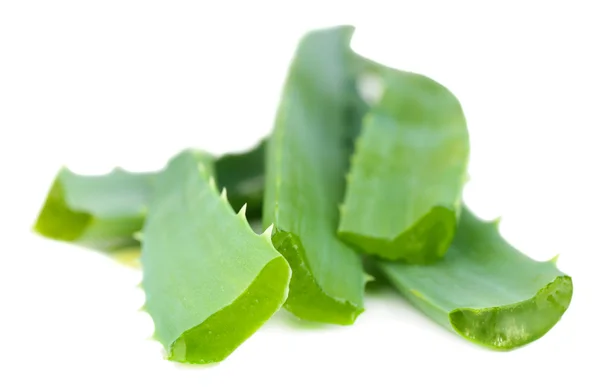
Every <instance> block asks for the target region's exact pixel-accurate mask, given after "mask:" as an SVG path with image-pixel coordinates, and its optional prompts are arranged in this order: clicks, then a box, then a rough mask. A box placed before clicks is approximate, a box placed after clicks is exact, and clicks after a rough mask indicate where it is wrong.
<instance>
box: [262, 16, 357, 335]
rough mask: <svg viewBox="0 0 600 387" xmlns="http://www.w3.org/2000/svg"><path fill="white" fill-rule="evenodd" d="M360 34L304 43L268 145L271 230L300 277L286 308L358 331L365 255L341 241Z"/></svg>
mask: <svg viewBox="0 0 600 387" xmlns="http://www.w3.org/2000/svg"><path fill="white" fill-rule="evenodd" d="M353 30H354V29H353V28H352V27H337V28H331V29H326V30H318V31H313V32H311V33H310V34H308V35H306V36H305V37H304V38H303V39H302V41H301V42H300V44H299V46H298V49H297V51H296V55H295V58H294V60H293V62H292V65H291V68H290V70H289V73H288V78H287V81H286V84H285V87H284V90H283V93H282V98H281V103H280V105H279V109H278V112H277V117H276V121H275V128H274V132H273V135H272V136H271V138H270V140H269V143H268V145H267V164H266V182H267V183H266V187H265V205H264V208H263V210H264V211H263V225H264V226H267V225H270V224H273V225H274V233H273V238H272V239H273V243H274V245H275V247H276V248H277V249H278V250H279V251H280V252H281V253H282V254H283V255H284V257H285V258H286V259H287V260H288V262H289V263H290V265H291V266H292V270H293V272H294V276H293V278H292V283H291V285H290V296H289V298H288V301H287V303H286V305H285V307H286V308H287V309H288V310H289V311H291V312H292V313H294V314H295V315H296V316H298V317H300V318H303V319H306V320H312V321H318V322H325V323H334V324H352V323H353V322H354V320H355V319H356V317H357V316H358V315H359V314H360V313H361V312H362V311H363V293H364V276H363V271H362V267H361V261H360V257H359V255H358V254H357V253H356V252H354V251H353V250H352V249H351V248H350V247H348V246H346V245H345V244H344V243H343V242H341V241H340V240H338V238H337V236H336V228H337V223H338V217H339V214H338V205H339V203H340V202H341V199H342V197H343V191H344V186H345V182H344V174H345V171H346V168H347V164H348V162H349V157H350V153H351V149H352V145H351V144H352V139H351V137H352V133H354V132H355V128H354V126H355V125H357V124H358V122H357V121H358V120H357V119H356V118H357V117H356V115H357V114H356V101H357V99H358V97H357V92H356V90H355V74H354V73H353V71H354V62H353V61H354V54H353V53H352V51H351V50H350V47H349V44H350V39H351V36H352V33H353Z"/></svg>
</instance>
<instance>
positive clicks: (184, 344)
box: [168, 257, 291, 364]
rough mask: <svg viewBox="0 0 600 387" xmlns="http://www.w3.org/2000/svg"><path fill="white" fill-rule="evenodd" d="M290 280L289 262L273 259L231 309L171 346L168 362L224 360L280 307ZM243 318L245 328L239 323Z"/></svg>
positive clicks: (205, 322) (193, 329)
mask: <svg viewBox="0 0 600 387" xmlns="http://www.w3.org/2000/svg"><path fill="white" fill-rule="evenodd" d="M290 277H291V270H290V267H289V265H288V263H287V262H286V260H285V259H284V258H283V257H277V258H275V259H273V260H272V261H271V262H269V263H268V264H267V265H266V266H265V267H264V268H263V270H262V271H261V272H260V274H259V275H258V277H256V279H255V280H254V281H253V282H252V284H251V285H250V286H249V287H248V289H247V290H246V291H245V292H244V293H243V294H242V295H240V296H239V297H238V298H237V299H236V300H235V301H234V302H233V303H232V304H231V305H228V306H226V307H225V308H223V309H221V310H220V311H219V312H217V313H215V314H213V315H212V316H210V317H209V318H208V319H206V320H205V321H204V322H203V323H201V324H199V325H197V326H195V327H193V328H191V329H189V330H187V331H185V332H184V333H183V334H182V335H181V336H179V338H178V339H177V340H175V342H173V343H172V344H171V346H170V349H169V354H168V359H169V360H173V361H177V362H181V363H190V364H207V363H214V362H219V361H222V360H224V359H225V358H226V357H227V356H229V355H230V354H231V353H232V352H233V351H234V350H235V349H236V348H237V347H238V346H239V345H240V344H242V343H243V342H244V341H245V340H246V339H247V338H248V337H250V336H251V335H252V334H253V333H254V332H256V330H258V328H260V326H261V325H263V324H264V322H265V321H267V320H268V319H269V318H270V317H271V316H272V315H273V314H274V313H275V312H276V311H277V310H278V309H279V308H280V307H281V305H282V304H283V303H284V301H285V300H286V298H287V294H288V283H289V280H290ZM240 316H243V319H244V324H240V323H239V319H240Z"/></svg>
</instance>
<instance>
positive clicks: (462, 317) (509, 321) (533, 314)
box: [449, 275, 573, 350]
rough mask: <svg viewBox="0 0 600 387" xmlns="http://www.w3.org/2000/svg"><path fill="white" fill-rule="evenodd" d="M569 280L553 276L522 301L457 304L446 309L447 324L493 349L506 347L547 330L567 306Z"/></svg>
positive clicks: (515, 344)
mask: <svg viewBox="0 0 600 387" xmlns="http://www.w3.org/2000/svg"><path fill="white" fill-rule="evenodd" d="M572 296H573V282H572V280H571V277H569V276H566V275H565V276H560V277H557V278H556V279H555V280H554V281H552V282H551V283H549V284H548V285H546V286H545V287H544V288H542V289H540V291H538V293H537V294H536V295H535V296H534V297H532V298H530V299H529V300H525V301H523V302H519V303H516V304H512V305H505V306H500V307H493V308H485V309H472V308H460V309H457V310H454V311H453V312H451V313H450V316H449V318H450V324H451V325H452V327H453V328H454V330H455V331H456V332H457V333H458V334H460V335H461V336H463V337H464V338H466V339H468V340H470V341H473V342H475V343H477V344H481V345H484V346H486V347H489V348H492V349H497V350H510V349H513V348H517V347H521V346H523V345H526V344H528V343H531V342H532V341H535V340H537V339H539V338H540V337H542V336H543V335H544V334H546V332H548V331H549V330H550V329H551V328H552V327H553V326H554V325H555V324H556V323H557V322H558V321H559V320H560V318H561V317H562V315H563V313H564V312H565V311H566V310H567V308H568V307H569V304H570V302H571V297H572Z"/></svg>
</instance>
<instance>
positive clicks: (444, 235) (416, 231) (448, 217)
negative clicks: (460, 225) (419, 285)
mask: <svg viewBox="0 0 600 387" xmlns="http://www.w3.org/2000/svg"><path fill="white" fill-rule="evenodd" d="M455 232H456V216H455V214H454V211H452V210H449V209H448V208H446V207H441V206H438V207H434V208H433V209H432V210H431V211H430V212H429V213H428V214H427V215H425V216H424V217H422V218H421V219H420V220H419V221H418V222H417V223H416V224H415V225H414V226H413V227H411V228H410V229H409V230H407V231H406V232H404V233H402V234H400V235H399V236H398V237H396V238H394V239H388V238H380V237H373V236H368V235H363V234H358V233H356V232H352V231H346V230H340V231H339V232H338V235H339V237H340V238H341V239H342V240H344V241H346V242H347V243H350V244H352V245H354V246H356V247H358V248H359V249H361V250H362V251H364V252H365V253H368V254H374V255H377V256H379V257H381V258H384V259H388V260H394V261H395V260H401V261H404V262H406V263H414V264H431V263H435V262H437V261H439V260H440V259H442V258H443V257H444V254H445V253H446V251H447V250H448V247H449V246H450V244H451V243H452V239H453V237H454V234H455Z"/></svg>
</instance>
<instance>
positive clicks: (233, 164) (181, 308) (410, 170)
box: [35, 26, 573, 364]
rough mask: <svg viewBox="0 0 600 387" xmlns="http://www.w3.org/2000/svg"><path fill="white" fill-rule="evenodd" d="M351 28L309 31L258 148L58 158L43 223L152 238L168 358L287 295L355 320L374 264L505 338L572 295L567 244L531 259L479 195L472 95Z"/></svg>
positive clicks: (447, 316)
mask: <svg viewBox="0 0 600 387" xmlns="http://www.w3.org/2000/svg"><path fill="white" fill-rule="evenodd" d="M353 32H354V28H353V27H350V26H339V27H334V28H328V29H322V30H316V31H312V32H310V33H308V34H307V35H305V36H304V38H303V39H302V40H301V41H300V43H299V46H298V48H297V50H296V54H295V57H294V59H293V61H292V63H291V66H290V69H289V71H288V75H287V79H286V80H285V85H284V88H283V91H282V94H281V101H280V103H279V106H278V109H277V111H276V119H275V122H274V128H273V131H272V133H271V135H270V136H269V138H267V139H265V140H263V141H261V142H260V143H259V144H258V145H257V146H256V147H255V148H254V149H252V150H250V151H248V152H246V153H239V154H229V155H225V156H221V157H215V156H213V155H211V154H208V153H206V152H203V151H200V150H193V149H188V150H185V151H183V152H181V153H179V154H177V155H175V156H174V157H173V158H172V159H171V160H170V161H169V162H168V164H167V165H166V166H165V167H164V168H163V169H162V170H160V171H156V172H149V173H130V172H127V171H124V170H122V169H120V168H116V169H115V170H114V171H113V172H111V173H110V174H107V175H102V176H84V175H78V174H75V173H73V172H71V171H70V170H68V169H66V168H63V169H62V170H61V171H59V173H58V175H57V177H56V179H55V181H54V183H53V185H52V187H51V188H50V191H49V193H48V195H47V198H46V201H45V203H44V205H43V207H42V210H41V212H40V214H39V217H38V219H37V221H36V224H35V230H36V231H37V232H38V233H40V234H42V235H44V236H46V237H49V238H53V239H57V240H62V241H68V242H72V243H74V244H78V245H82V246H86V247H89V248H92V249H96V250H100V251H103V252H106V253H109V254H114V253H118V252H119V251H122V250H123V249H126V248H130V247H135V246H139V247H140V248H141V258H140V262H141V267H142V270H143V280H142V288H143V289H144V291H145V294H146V303H145V308H144V309H145V310H146V311H147V312H148V313H149V314H150V316H151V317H152V319H153V321H154V325H155V335H154V336H155V338H156V339H157V340H159V341H160V342H161V343H162V344H163V345H164V348H165V351H166V354H167V358H168V359H169V360H173V361H177V362H183V363H195V364H205V363H212V362H219V361H221V360H223V359H225V358H226V357H227V356H228V355H229V354H231V353H232V352H233V351H234V350H235V349H236V348H237V347H238V346H239V345H240V344H242V343H243V342H244V340H246V339H247V338H248V337H249V336H250V335H252V334H253V333H254V332H255V331H257V330H258V329H259V328H260V327H261V325H263V324H264V323H265V322H266V321H267V320H268V319H269V318H270V317H271V316H272V315H273V314H274V313H275V312H277V311H278V310H279V309H280V308H281V307H282V306H283V307H284V308H285V309H286V310H287V311H289V312H290V313H292V314H294V315H295V316H297V317H298V318H300V319H305V320H309V321H314V322H320V323H330V324H340V325H351V324H353V323H354V322H355V320H356V319H357V318H359V316H360V315H361V313H363V311H364V292H365V284H366V282H367V281H368V280H370V279H373V278H374V280H376V281H378V280H381V281H385V282H386V283H388V284H391V285H392V286H393V287H395V288H396V289H397V290H398V291H399V293H400V294H401V295H402V296H404V297H405V298H406V299H408V300H409V301H410V302H411V303H412V304H413V305H414V306H415V307H417V308H418V309H420V310H421V311H422V312H423V313H424V314H426V315H427V316H429V317H430V318H431V319H433V320H434V321H436V322H437V323H439V324H441V325H443V326H445V327H447V328H448V330H450V331H453V332H455V333H457V334H458V335H460V336H462V337H464V338H466V339H467V340H470V341H472V342H474V343H477V344H479V345H482V346H485V347H489V348H492V349H496V350H509V349H513V348H517V347H520V346H523V345H525V344H528V343H530V342H532V341H534V340H537V339H538V338H540V337H542V336H543V335H544V334H545V333H546V332H548V331H549V330H550V329H551V328H552V327H553V326H554V325H555V324H556V323H557V322H558V320H560V318H561V316H562V315H563V313H564V312H565V311H566V309H567V308H568V306H569V303H570V301H571V297H572V291H573V288H572V281H571V278H570V277H569V276H568V275H566V274H564V273H562V272H561V271H559V270H558V269H557V268H556V261H555V260H549V261H546V262H538V261H535V260H532V259H530V258H528V257H527V256H525V255H524V254H522V253H521V252H519V251H518V250H516V249H515V248H513V247H512V246H511V245H510V244H508V243H507V242H506V241H505V240H504V239H503V238H502V237H501V236H500V234H499V232H498V227H497V226H498V224H497V222H485V221H482V220H481V219H479V218H478V217H477V216H475V215H474V214H473V213H472V212H471V211H470V210H469V209H468V208H467V207H465V205H464V204H463V202H462V189H463V185H464V183H465V181H466V174H467V167H468V159H469V135H468V131H467V124H466V120H465V117H464V114H463V111H462V108H461V105H460V103H459V101H458V100H457V99H456V97H455V96H454V95H453V94H452V93H451V92H450V91H449V90H448V89H446V88H445V87H444V86H442V85H440V84H439V83H437V82H435V81H433V80H431V79H429V78H427V77H425V76H422V75H419V74H414V73H409V72H404V71H400V70H396V69H392V68H389V67H386V66H383V65H381V64H378V63H376V62H374V61H371V60H369V59H367V58H364V57H361V56H359V55H358V54H357V53H355V52H353V51H352V50H351V48H350V42H351V38H352V35H353ZM361 79H371V80H376V81H377V83H378V85H379V89H380V90H378V91H379V92H378V93H370V94H369V93H368V92H367V91H365V90H361V88H360V87H359V84H360V82H359V80H361ZM367 268H369V269H368V270H367ZM366 271H368V272H369V274H366Z"/></svg>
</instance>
